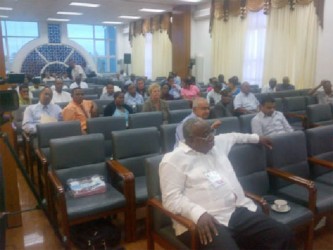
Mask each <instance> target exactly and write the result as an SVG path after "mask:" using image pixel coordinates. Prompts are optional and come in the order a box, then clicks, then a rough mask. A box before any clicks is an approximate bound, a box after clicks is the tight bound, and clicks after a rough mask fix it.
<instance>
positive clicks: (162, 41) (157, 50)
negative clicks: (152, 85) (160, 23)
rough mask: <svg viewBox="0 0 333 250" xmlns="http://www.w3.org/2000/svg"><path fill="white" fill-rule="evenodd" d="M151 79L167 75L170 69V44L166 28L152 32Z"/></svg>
mask: <svg viewBox="0 0 333 250" xmlns="http://www.w3.org/2000/svg"><path fill="white" fill-rule="evenodd" d="M152 47H153V49H152V51H153V53H152V54H153V60H152V79H156V77H159V76H167V75H168V74H169V72H170V71H172V44H171V41H170V39H169V35H168V32H167V31H166V30H163V31H162V30H159V31H155V32H154V33H153V45H152Z"/></svg>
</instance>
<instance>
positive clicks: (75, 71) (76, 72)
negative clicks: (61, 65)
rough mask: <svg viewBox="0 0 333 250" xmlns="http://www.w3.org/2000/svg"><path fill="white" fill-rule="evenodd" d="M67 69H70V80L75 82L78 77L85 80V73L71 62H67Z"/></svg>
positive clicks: (79, 66)
mask: <svg viewBox="0 0 333 250" xmlns="http://www.w3.org/2000/svg"><path fill="white" fill-rule="evenodd" d="M69 67H70V68H71V76H72V79H74V80H75V79H76V77H78V76H80V78H81V79H82V80H85V79H86V78H87V76H86V73H84V70H83V68H82V67H81V65H78V64H76V63H75V62H74V61H73V60H70V61H69Z"/></svg>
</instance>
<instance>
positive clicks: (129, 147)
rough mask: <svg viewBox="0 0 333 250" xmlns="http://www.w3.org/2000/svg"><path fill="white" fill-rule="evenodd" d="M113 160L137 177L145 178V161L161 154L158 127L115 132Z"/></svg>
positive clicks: (113, 133)
mask: <svg viewBox="0 0 333 250" xmlns="http://www.w3.org/2000/svg"><path fill="white" fill-rule="evenodd" d="M111 135H112V150H113V158H114V159H115V160H118V161H119V162H120V163H121V164H123V165H124V166H125V167H126V168H128V169H129V171H131V172H133V174H134V176H135V177H138V176H145V175H146V173H145V170H144V159H145V158H146V157H149V156H153V155H156V154H159V153H160V135H159V132H158V129H157V128H156V127H148V128H137V129H127V130H122V131H113V132H112V133H111Z"/></svg>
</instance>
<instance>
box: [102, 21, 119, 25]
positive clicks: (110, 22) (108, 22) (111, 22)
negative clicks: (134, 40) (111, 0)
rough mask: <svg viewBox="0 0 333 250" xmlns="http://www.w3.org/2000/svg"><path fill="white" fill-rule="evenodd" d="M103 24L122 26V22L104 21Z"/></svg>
mask: <svg viewBox="0 0 333 250" xmlns="http://www.w3.org/2000/svg"><path fill="white" fill-rule="evenodd" d="M102 23H104V24H122V22H113V21H104V22H102Z"/></svg>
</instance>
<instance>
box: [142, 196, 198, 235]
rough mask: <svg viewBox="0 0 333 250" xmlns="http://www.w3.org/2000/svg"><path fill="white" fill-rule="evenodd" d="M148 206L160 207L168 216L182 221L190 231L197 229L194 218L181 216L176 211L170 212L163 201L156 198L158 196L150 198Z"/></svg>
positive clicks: (179, 221)
mask: <svg viewBox="0 0 333 250" xmlns="http://www.w3.org/2000/svg"><path fill="white" fill-rule="evenodd" d="M147 206H148V207H149V206H150V207H154V208H156V209H158V210H159V211H160V212H162V213H163V214H165V215H166V216H168V217H170V218H171V219H173V220H175V221H177V222H178V223H180V224H181V225H183V226H184V227H186V228H187V229H188V230H189V231H196V228H197V226H196V224H195V223H194V222H193V221H192V220H190V219H188V218H186V217H184V216H181V215H179V214H174V213H172V212H170V211H169V210H167V209H165V208H164V207H163V205H162V203H161V202H160V201H159V200H158V199H156V198H151V199H149V200H148V201H147Z"/></svg>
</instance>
